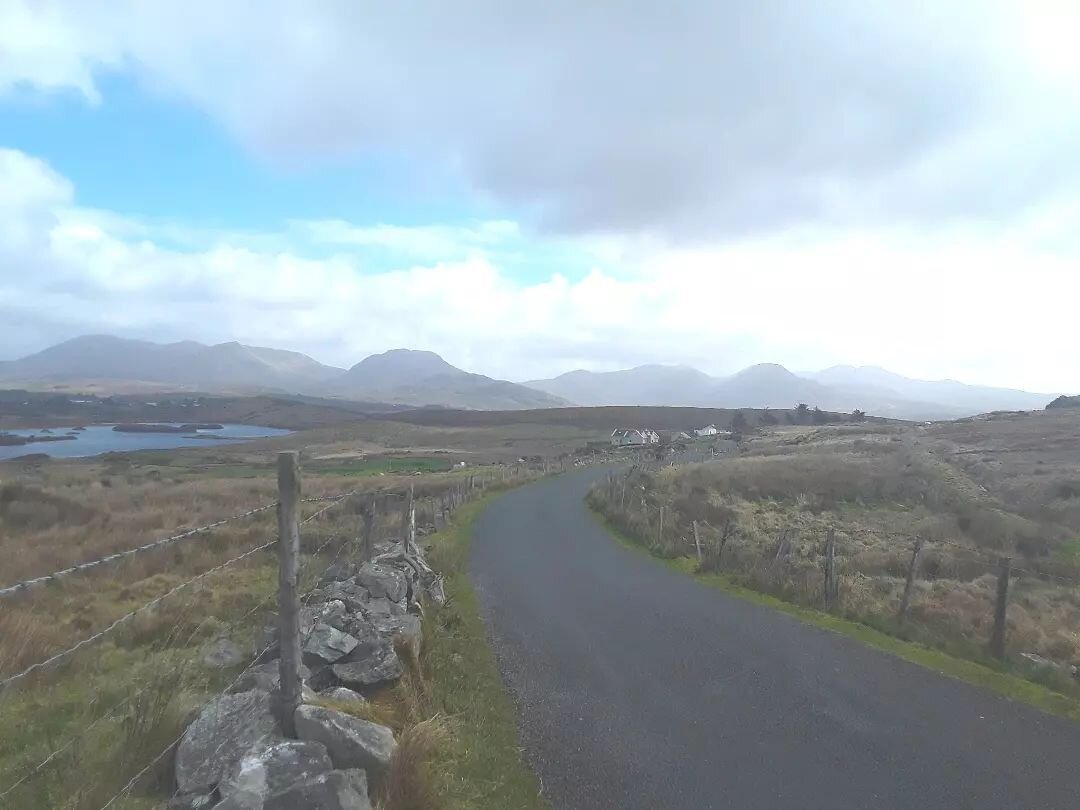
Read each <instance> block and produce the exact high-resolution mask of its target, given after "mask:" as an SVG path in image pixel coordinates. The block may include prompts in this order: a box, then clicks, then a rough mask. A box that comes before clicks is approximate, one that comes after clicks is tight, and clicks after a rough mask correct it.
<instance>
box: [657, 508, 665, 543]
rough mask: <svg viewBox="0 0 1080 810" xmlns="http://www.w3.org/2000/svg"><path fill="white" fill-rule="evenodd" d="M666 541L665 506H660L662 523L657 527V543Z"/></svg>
mask: <svg viewBox="0 0 1080 810" xmlns="http://www.w3.org/2000/svg"><path fill="white" fill-rule="evenodd" d="M663 543H664V507H663V506H661V507H660V523H659V524H658V525H657V527H656V545H658V546H660V545H663Z"/></svg>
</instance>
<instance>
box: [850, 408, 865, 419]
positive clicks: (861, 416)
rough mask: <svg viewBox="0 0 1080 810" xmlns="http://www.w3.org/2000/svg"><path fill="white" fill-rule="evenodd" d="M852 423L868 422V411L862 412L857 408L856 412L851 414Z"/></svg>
mask: <svg viewBox="0 0 1080 810" xmlns="http://www.w3.org/2000/svg"><path fill="white" fill-rule="evenodd" d="M851 421H852V422H865V421H866V411H860V410H859V409H858V408H856V409H855V410H853V411H852V412H851Z"/></svg>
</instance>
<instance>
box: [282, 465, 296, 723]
mask: <svg viewBox="0 0 1080 810" xmlns="http://www.w3.org/2000/svg"><path fill="white" fill-rule="evenodd" d="M277 472H278V507H277V513H278V641H279V644H280V656H281V657H280V659H279V661H278V676H279V679H280V689H279V694H278V703H277V710H278V711H277V714H278V718H277V719H278V724H279V725H280V726H281V730H282V732H283V733H284V734H285V736H287V737H295V736H296V727H295V724H294V722H293V714H294V713H295V711H296V709H297V707H298V706H299V705H300V700H301V684H300V594H299V591H298V585H299V582H298V580H299V575H300V571H299V559H300V520H299V515H298V513H297V508H298V504H299V502H300V454H299V453H298V452H297V451H295V450H286V451H284V452H281V453H278V470H277Z"/></svg>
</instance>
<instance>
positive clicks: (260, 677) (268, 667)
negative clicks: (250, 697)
mask: <svg viewBox="0 0 1080 810" xmlns="http://www.w3.org/2000/svg"><path fill="white" fill-rule="evenodd" d="M279 666H280V664H279V663H278V662H277V661H267V662H266V663H265V664H258V665H257V666H253V667H252V668H251V669H249V670H248V671H247V672H245V673H244V674H243V675H241V676H240V678H239V679H238V680H237V681H236V686H234V687H233V690H232V691H233V692H248V691H250V690H252V689H261V690H262V691H264V692H273V691H276V690H277V688H278V684H280V683H281V678H280V676H279V674H278V672H279V669H278V668H279ZM300 677H301V678H303V679H304V680H305V681H307V680H309V679H310V678H311V670H310V669H308V668H307V667H306V666H304V665H303V664H301V665H300Z"/></svg>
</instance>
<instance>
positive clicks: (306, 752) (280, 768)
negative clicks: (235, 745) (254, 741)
mask: <svg viewBox="0 0 1080 810" xmlns="http://www.w3.org/2000/svg"><path fill="white" fill-rule="evenodd" d="M333 769H334V766H333V765H332V764H331V762H330V756H329V754H328V753H327V750H326V746H324V745H323V744H322V743H318V742H310V741H305V740H286V741H284V742H280V743H277V744H276V745H272V746H270V747H269V748H267V749H265V750H262V751H255V752H252V753H251V754H248V755H247V756H245V757H243V758H242V759H241V760H240V762H239V763H237V765H236V767H235V768H233V770H232V771H231V772H230V773H229V774H228V775H227V776H226V777H225V778H224V779H222V781H221V782H220V784H218V791H219V792H220V793H221V795H222V796H223V797H224V798H225V799H229V798H231V797H233V796H239V797H240V798H242V799H244V800H250V799H256V800H257V801H258V802H259V804H260V805H261V803H262V802H263V801H264V800H265V799H266V798H267V797H269V796H271V795H273V794H275V793H280V792H281V791H283V790H286V789H288V788H289V787H290V786H292V785H294V784H296V783H297V782H303V781H306V780H308V779H311V778H313V777H316V776H319V775H320V774H324V773H327V772H329V771H332V770H333Z"/></svg>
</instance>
